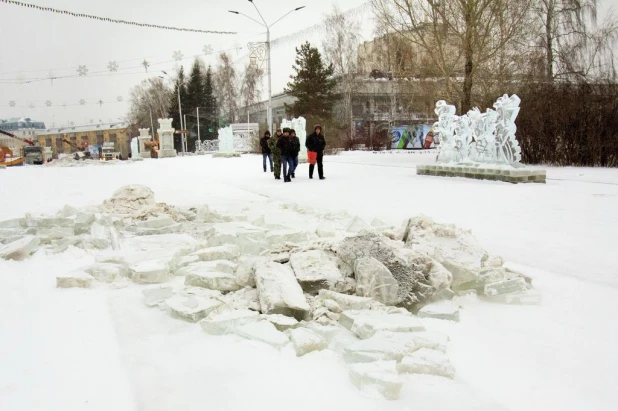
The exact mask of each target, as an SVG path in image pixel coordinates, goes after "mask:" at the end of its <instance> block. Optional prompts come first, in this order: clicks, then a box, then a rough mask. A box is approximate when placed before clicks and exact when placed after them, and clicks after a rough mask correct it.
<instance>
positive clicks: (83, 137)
mask: <svg viewBox="0 0 618 411" xmlns="http://www.w3.org/2000/svg"><path fill="white" fill-rule="evenodd" d="M86 142H88V135H86V134H84V135H83V136H82V143H86Z"/></svg>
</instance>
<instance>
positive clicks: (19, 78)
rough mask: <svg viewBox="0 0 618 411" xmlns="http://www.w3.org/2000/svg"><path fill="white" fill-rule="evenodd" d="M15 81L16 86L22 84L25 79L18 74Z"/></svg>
mask: <svg viewBox="0 0 618 411" xmlns="http://www.w3.org/2000/svg"><path fill="white" fill-rule="evenodd" d="M15 81H16V82H17V84H24V82H25V81H26V79H25V78H24V75H23V74H21V73H19V74H18V75H17V77H16V78H15Z"/></svg>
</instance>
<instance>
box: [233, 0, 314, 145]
mask: <svg viewBox="0 0 618 411" xmlns="http://www.w3.org/2000/svg"><path fill="white" fill-rule="evenodd" d="M249 2H251V4H253V7H255V10H256V11H257V12H258V14H259V15H260V18H261V19H262V23H260V22H259V21H258V20H256V19H254V18H253V17H249V16H247V15H246V14H244V13H241V12H238V11H234V10H228V11H229V12H230V13H233V14H238V15H241V16H245V17H246V18H248V19H250V20H253V21H254V22H256V23H258V24H259V25H261V26H263V27H264V28H266V54H267V59H268V108H267V109H266V116H267V118H268V130H269V131H270V132H271V133H272V125H273V108H272V78H271V77H272V76H271V64H270V28H271V27H272V26H274V25H275V24H277V23H278V22H279V21H281V20H283V19H284V18H285V17H287V16H288V15H289V14H291V13H293V12H295V11H298V10H301V9H304V8H305V6H300V7H296V8H295V9H294V10H290V11H289V12H287V13H286V14H284V15H283V16H282V17H280V18H279V19H278V20H276V21H275V22H274V23H272V24H270V25H268V23H266V20H264V17H263V16H262V13H260V10H259V9H258V8H257V6H256V5H255V3H254V2H253V0H249Z"/></svg>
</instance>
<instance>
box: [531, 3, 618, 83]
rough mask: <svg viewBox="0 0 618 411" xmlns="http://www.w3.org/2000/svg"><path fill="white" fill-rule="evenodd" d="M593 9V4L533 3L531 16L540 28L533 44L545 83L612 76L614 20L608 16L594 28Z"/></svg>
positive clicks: (594, 14)
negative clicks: (539, 53)
mask: <svg viewBox="0 0 618 411" xmlns="http://www.w3.org/2000/svg"><path fill="white" fill-rule="evenodd" d="M597 7H598V1H597V0H535V2H534V5H533V7H532V12H533V14H534V16H535V17H536V19H537V20H536V22H535V23H536V24H537V25H538V26H539V27H542V29H540V30H538V32H537V41H536V43H537V45H538V47H540V48H541V49H542V50H543V52H544V68H545V77H546V78H547V80H548V81H552V82H553V81H554V80H556V79H560V80H564V79H582V78H584V77H589V76H607V75H608V74H610V75H614V76H615V70H614V55H613V52H612V43H614V42H615V41H616V36H617V34H616V33H617V30H618V29H617V24H616V20H615V19H614V18H613V17H612V16H611V14H610V15H609V16H608V18H607V19H606V20H605V21H604V22H603V24H602V25H601V26H597V11H598V9H597Z"/></svg>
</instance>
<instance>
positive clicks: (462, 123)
mask: <svg viewBox="0 0 618 411" xmlns="http://www.w3.org/2000/svg"><path fill="white" fill-rule="evenodd" d="M520 101H521V100H520V99H519V97H518V96H517V95H515V94H513V95H512V96H510V97H509V96H508V95H507V94H505V95H504V96H502V97H500V98H498V100H497V101H496V102H495V103H494V108H495V110H492V109H490V108H488V109H487V112H485V113H481V112H480V110H479V109H478V108H476V107H475V108H474V109H472V110H470V111H468V113H467V114H466V115H463V116H457V115H455V106H453V105H449V104H447V103H446V101H444V100H440V101H438V102H437V103H436V109H435V113H436V114H437V115H438V121H437V122H436V123H435V124H434V131H435V134H437V137H438V139H439V142H440V144H439V145H438V160H437V162H438V163H457V164H469V163H481V164H495V165H510V166H516V167H517V166H520V161H521V148H520V147H519V143H518V142H517V139H516V138H515V131H516V130H517V127H516V126H515V118H517V114H518V113H519V103H520Z"/></svg>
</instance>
